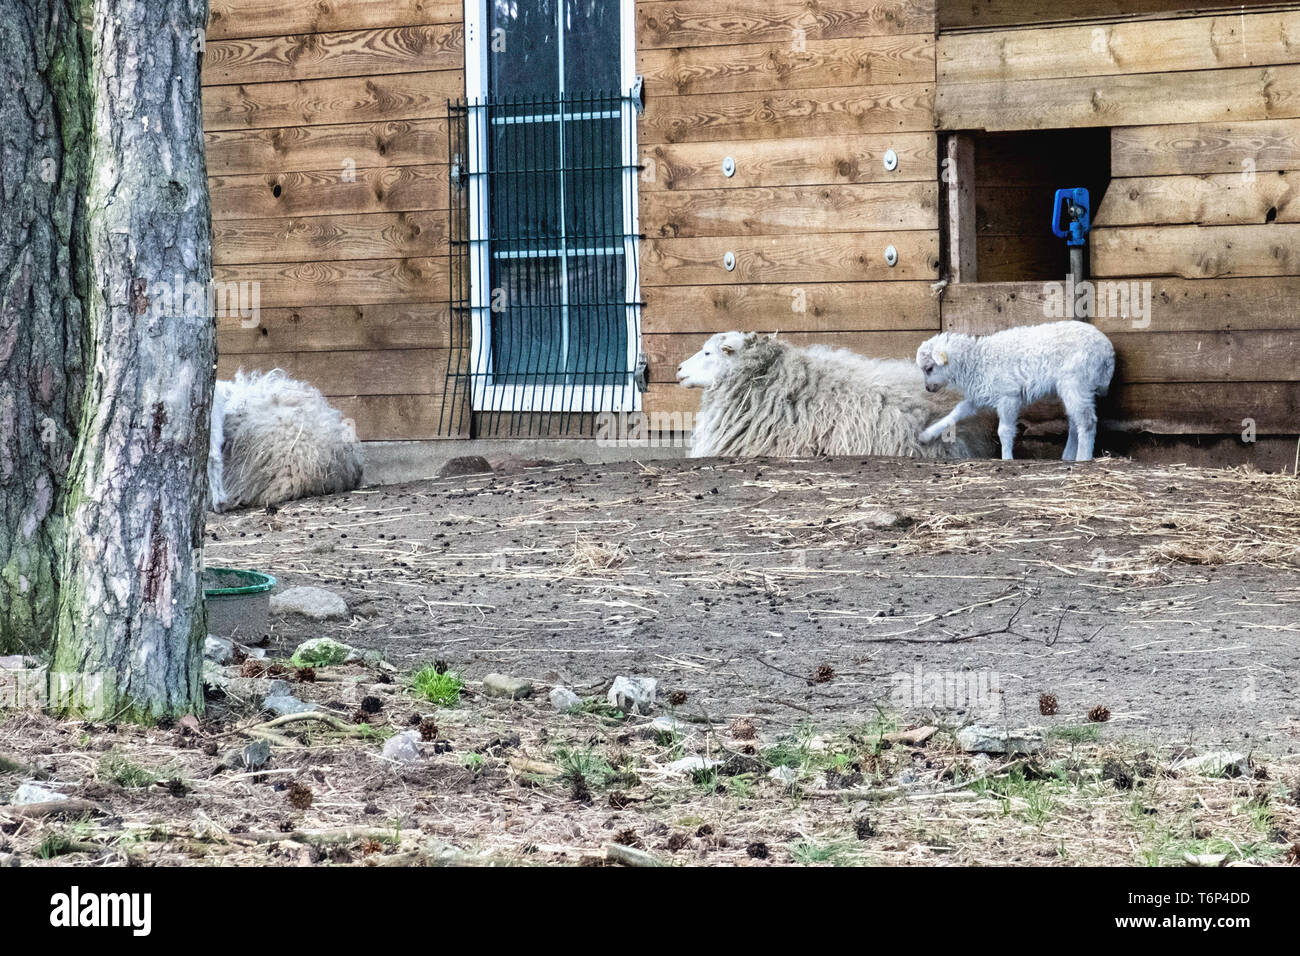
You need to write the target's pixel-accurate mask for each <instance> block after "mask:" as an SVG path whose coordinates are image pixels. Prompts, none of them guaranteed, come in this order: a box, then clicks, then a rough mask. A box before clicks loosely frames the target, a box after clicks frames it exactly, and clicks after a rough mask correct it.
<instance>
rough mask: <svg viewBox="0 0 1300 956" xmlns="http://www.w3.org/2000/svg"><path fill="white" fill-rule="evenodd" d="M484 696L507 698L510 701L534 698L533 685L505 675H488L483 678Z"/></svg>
mask: <svg viewBox="0 0 1300 956" xmlns="http://www.w3.org/2000/svg"><path fill="white" fill-rule="evenodd" d="M483 694H484V695H485V696H487V697H506V698H509V699H510V700H522V699H523V698H525V697H532V696H533V685H532V684H531V683H530V682H529V681H526V680H521V679H520V678H518V677H507V676H506V675H505V674H488V675H487V676H486V677H484V678H483Z"/></svg>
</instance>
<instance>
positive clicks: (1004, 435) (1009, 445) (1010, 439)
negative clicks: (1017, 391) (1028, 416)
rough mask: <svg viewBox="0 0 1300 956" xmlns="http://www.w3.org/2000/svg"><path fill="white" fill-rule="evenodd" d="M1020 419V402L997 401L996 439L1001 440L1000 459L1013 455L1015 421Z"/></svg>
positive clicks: (1009, 458)
mask: <svg viewBox="0 0 1300 956" xmlns="http://www.w3.org/2000/svg"><path fill="white" fill-rule="evenodd" d="M1019 420H1020V404H1019V403H1018V402H1015V401H1009V400H1005V399H1004V400H1003V401H1000V402H998V440H999V441H1001V442H1002V460H1003V461H1010V460H1011V459H1012V458H1014V457H1015V455H1014V453H1013V452H1014V449H1015V444H1016V422H1018V421H1019Z"/></svg>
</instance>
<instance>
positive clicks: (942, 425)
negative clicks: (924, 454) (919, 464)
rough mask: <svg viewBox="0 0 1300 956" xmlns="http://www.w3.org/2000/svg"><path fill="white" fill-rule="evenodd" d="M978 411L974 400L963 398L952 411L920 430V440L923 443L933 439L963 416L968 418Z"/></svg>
mask: <svg viewBox="0 0 1300 956" xmlns="http://www.w3.org/2000/svg"><path fill="white" fill-rule="evenodd" d="M978 411H979V409H978V408H977V407H976V406H975V403H974V402H972V401H969V400H967V399H964V398H963V399H962V400H961V401H960V402H958V403H957V404H956V406H955V407H954V408H953V410H952V411H950V412H949V413H948V414H947V415H945V416H943V418H941V419H939V420H938V421H937V422H935V423H934V424H933V425H931V426H930V427H929V428H927V429H926V430H925V431H923V432H921V441H922V442H923V443H925V444H928V443H930V442H932V441H934V440H935V439H936V438H938V437H939V436H940V435H942V434H943V433H944V432H946V431H947V430H948V429H949V428H952V427H953V426H954V425H956V424H957V423H958V422H959V421H961V420H962V419H965V418H970V417H971V416H972V415H974V414H975V413H976V412H978Z"/></svg>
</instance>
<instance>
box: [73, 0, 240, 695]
mask: <svg viewBox="0 0 1300 956" xmlns="http://www.w3.org/2000/svg"><path fill="white" fill-rule="evenodd" d="M207 8H208V5H207V0H93V9H94V21H93V33H94V44H93V53H92V69H91V73H90V75H91V78H92V79H91V92H92V103H93V107H92V112H91V123H90V144H91V145H90V157H89V161H90V168H91V169H92V170H93V174H92V175H91V177H90V183H89V188H88V192H87V200H86V225H87V236H88V249H89V262H88V265H89V275H90V277H91V280H90V287H89V290H88V295H87V300H86V302H87V309H86V316H87V331H88V339H89V348H90V355H91V356H92V359H93V364H92V365H91V366H90V367H89V368H88V370H87V375H86V377H87V383H86V389H85V395H84V402H83V407H82V411H81V422H82V425H81V428H80V434H79V439H78V445H77V448H76V451H75V454H74V458H73V463H72V472H71V476H70V482H69V486H70V490H69V501H68V505H67V526H66V547H65V552H64V560H63V564H62V567H61V571H60V575H59V593H58V623H57V634H56V640H55V651H54V659H53V662H52V666H51V705H52V706H53V707H55V708H57V709H60V710H62V711H64V712H68V713H76V714H81V715H87V716H95V717H101V716H109V715H114V716H119V717H126V718H136V719H148V718H151V717H156V716H160V715H163V714H176V713H182V712H191V711H197V710H200V709H201V708H202V702H203V693H202V680H201V666H202V648H203V638H204V634H205V622H204V613H203V594H202V588H201V584H200V579H199V575H200V572H201V567H202V551H201V548H202V536H203V521H204V502H205V500H206V490H205V485H206V461H207V442H208V414H209V404H210V401H211V396H212V387H213V370H214V358H215V354H216V353H215V326H214V322H213V317H212V314H211V309H210V307H209V304H208V302H209V300H208V289H209V286H210V280H211V276H212V261H211V259H212V252H211V250H212V240H211V222H210V214H209V204H208V185H207V173H206V169H205V164H204V152H203V125H202V112H201V100H200V88H199V73H200V61H201V48H202V40H201V37H202V30H203V27H204V26H205V24H206V22H207V13H208V9H207ZM178 292H179V294H178Z"/></svg>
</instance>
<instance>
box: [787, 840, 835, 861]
mask: <svg viewBox="0 0 1300 956" xmlns="http://www.w3.org/2000/svg"><path fill="white" fill-rule="evenodd" d="M790 855H791V856H792V857H794V861H795V862H796V863H798V864H800V865H801V866H811V865H814V864H818V863H832V864H836V863H839V862H840V860H841V858H842V857H843V856H844V848H843V847H841V846H838V845H836V844H834V843H814V842H813V841H811V840H802V841H800V842H799V843H796V844H794V845H793V846H792V847H790Z"/></svg>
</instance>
